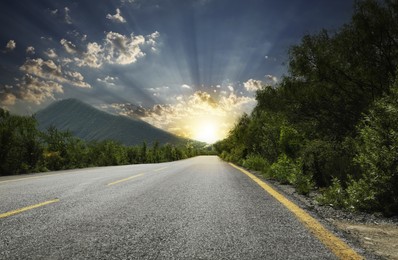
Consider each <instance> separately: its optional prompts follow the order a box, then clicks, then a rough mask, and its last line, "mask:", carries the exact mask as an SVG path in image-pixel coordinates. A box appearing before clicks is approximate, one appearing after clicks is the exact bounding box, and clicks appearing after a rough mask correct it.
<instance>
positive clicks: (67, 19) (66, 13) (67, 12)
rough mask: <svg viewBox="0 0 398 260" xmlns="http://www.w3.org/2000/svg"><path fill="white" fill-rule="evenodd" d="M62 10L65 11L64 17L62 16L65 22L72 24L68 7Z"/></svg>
mask: <svg viewBox="0 0 398 260" xmlns="http://www.w3.org/2000/svg"><path fill="white" fill-rule="evenodd" d="M64 12H65V17H64V21H65V23H67V24H72V18H71V17H70V15H69V12H70V9H69V8H68V7H65V8H64Z"/></svg>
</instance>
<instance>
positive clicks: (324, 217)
mask: <svg viewBox="0 0 398 260" xmlns="http://www.w3.org/2000/svg"><path fill="white" fill-rule="evenodd" d="M245 170H247V169H245ZM247 171H248V172H250V173H252V174H253V175H255V176H256V177H257V178H259V179H261V180H262V181H264V182H265V183H267V184H268V185H269V186H271V187H272V188H274V189H275V190H277V191H278V192H280V193H281V194H282V195H284V196H286V197H287V198H288V199H289V200H291V201H292V202H293V203H295V204H296V205H298V206H299V207H300V208H302V209H304V210H305V211H306V212H307V213H309V214H310V215H311V216H312V217H314V218H315V219H317V220H318V221H320V222H321V223H322V224H323V225H325V227H326V228H328V229H329V230H331V231H332V232H333V233H335V234H336V235H337V236H339V237H340V238H343V239H344V241H345V242H347V243H348V244H349V245H350V246H351V247H352V248H354V249H355V250H356V251H357V252H359V253H360V254H361V255H363V256H364V257H365V258H366V259H398V242H397V241H398V218H395V219H392V218H384V217H382V216H380V215H377V214H366V213H352V212H347V211H343V210H337V209H334V208H332V207H330V206H321V205H319V204H318V203H317V202H316V200H315V198H316V196H317V193H316V192H313V193H311V194H310V196H304V195H300V194H298V193H297V192H296V191H295V189H294V187H292V186H291V185H281V184H279V183H278V182H276V181H273V180H269V179H265V178H264V177H263V176H262V175H261V174H260V173H259V172H256V171H252V170H247Z"/></svg>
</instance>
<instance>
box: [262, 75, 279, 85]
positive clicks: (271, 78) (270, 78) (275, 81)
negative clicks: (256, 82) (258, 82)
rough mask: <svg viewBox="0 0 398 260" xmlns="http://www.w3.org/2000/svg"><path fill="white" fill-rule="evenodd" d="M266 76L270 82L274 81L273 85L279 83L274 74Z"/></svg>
mask: <svg viewBox="0 0 398 260" xmlns="http://www.w3.org/2000/svg"><path fill="white" fill-rule="evenodd" d="M265 78H266V79H267V81H269V82H270V83H272V84H273V85H274V84H276V83H278V78H277V77H276V76H273V75H265Z"/></svg>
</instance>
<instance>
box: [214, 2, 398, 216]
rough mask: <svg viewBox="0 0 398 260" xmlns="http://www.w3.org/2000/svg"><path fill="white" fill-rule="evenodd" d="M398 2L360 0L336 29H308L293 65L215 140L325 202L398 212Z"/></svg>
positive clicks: (229, 153)
mask: <svg viewBox="0 0 398 260" xmlns="http://www.w3.org/2000/svg"><path fill="white" fill-rule="evenodd" d="M397 65H398V2H397V1H389V0H386V1H384V2H382V1H375V0H365V1H357V2H356V5H355V11H354V14H353V17H352V20H351V21H350V23H348V24H346V25H345V26H343V27H342V28H340V29H339V30H338V31H337V32H328V31H327V30H323V31H321V32H319V33H317V34H314V35H306V36H304V37H303V38H302V41H301V43H300V44H298V45H296V46H293V47H291V49H290V52H289V62H288V68H289V73H288V75H286V76H285V77H284V78H283V79H282V80H281V82H280V84H279V85H278V86H276V87H272V86H264V87H263V88H262V89H261V90H259V91H258V92H257V95H256V99H257V102H258V103H257V106H256V107H255V109H254V111H253V112H252V113H251V114H250V115H244V116H242V117H241V118H240V120H239V121H238V122H237V123H236V125H235V127H234V128H233V129H232V130H231V132H230V134H229V136H228V138H226V139H225V140H222V141H220V142H218V143H217V144H216V145H215V147H216V149H217V150H218V152H219V154H220V155H221V156H222V157H223V158H224V159H226V160H230V161H233V162H236V163H239V164H242V165H244V166H246V167H248V168H252V169H255V170H260V171H262V173H263V174H264V175H265V176H266V177H269V178H273V179H276V180H279V181H280V182H282V183H291V184H293V185H294V186H295V187H296V188H297V190H298V192H300V193H303V194H306V193H308V192H309V191H310V190H311V189H314V188H319V189H320V190H321V191H323V196H321V197H320V198H319V202H320V203H327V204H332V205H334V206H335V207H343V208H347V209H351V210H361V211H372V212H375V211H377V212H383V213H384V214H386V215H398V79H397V74H396V73H397Z"/></svg>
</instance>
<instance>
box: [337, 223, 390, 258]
mask: <svg viewBox="0 0 398 260" xmlns="http://www.w3.org/2000/svg"><path fill="white" fill-rule="evenodd" d="M332 224H334V225H335V226H336V227H337V228H339V229H341V230H343V231H345V232H347V233H349V234H350V235H352V236H354V237H356V238H357V239H358V241H359V242H360V243H361V245H362V246H363V247H364V248H365V249H367V250H369V251H371V252H374V253H375V254H377V255H380V256H382V257H385V258H386V259H396V260H398V226H397V225H394V224H361V223H353V222H349V221H341V220H333V221H332Z"/></svg>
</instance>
